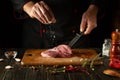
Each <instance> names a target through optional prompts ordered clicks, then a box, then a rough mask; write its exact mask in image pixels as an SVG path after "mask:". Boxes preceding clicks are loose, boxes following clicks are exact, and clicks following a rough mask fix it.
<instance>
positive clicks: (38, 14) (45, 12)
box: [23, 1, 56, 24]
mask: <svg viewBox="0 0 120 80" xmlns="http://www.w3.org/2000/svg"><path fill="white" fill-rule="evenodd" d="M23 10H24V11H25V12H26V13H27V14H28V15H29V16H30V17H31V18H36V19H37V20H39V21H40V22H41V23H43V24H51V23H55V22H56V19H55V16H54V14H53V12H52V10H51V9H50V8H49V6H48V5H47V4H46V3H45V2H43V1H40V2H37V3H34V2H32V1H30V2H28V3H26V4H25V5H24V6H23Z"/></svg>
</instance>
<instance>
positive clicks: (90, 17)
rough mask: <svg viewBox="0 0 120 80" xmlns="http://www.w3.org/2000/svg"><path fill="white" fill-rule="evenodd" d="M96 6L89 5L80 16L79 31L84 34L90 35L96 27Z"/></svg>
mask: <svg viewBox="0 0 120 80" xmlns="http://www.w3.org/2000/svg"><path fill="white" fill-rule="evenodd" d="M97 13H98V8H97V6H95V5H93V4H91V5H90V6H89V8H88V9H87V11H85V12H84V13H83V15H82V21H81V24H80V31H81V32H83V31H84V34H85V35H86V34H90V32H91V31H92V30H93V29H94V28H96V27H97Z"/></svg>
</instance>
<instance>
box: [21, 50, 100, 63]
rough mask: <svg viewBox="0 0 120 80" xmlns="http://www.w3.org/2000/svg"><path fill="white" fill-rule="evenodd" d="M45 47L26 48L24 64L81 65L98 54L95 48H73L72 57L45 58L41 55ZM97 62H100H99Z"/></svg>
mask: <svg viewBox="0 0 120 80" xmlns="http://www.w3.org/2000/svg"><path fill="white" fill-rule="evenodd" d="M42 51H44V49H29V50H26V51H25V53H24V56H23V58H22V61H21V64H22V65H81V64H82V63H83V60H84V59H92V58H94V57H95V56H96V55H97V52H96V51H95V50H93V49H72V51H73V56H72V57H70V58H45V57H42V56H41V52H42ZM96 64H99V62H97V63H96Z"/></svg>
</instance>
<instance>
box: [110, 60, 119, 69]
mask: <svg viewBox="0 0 120 80" xmlns="http://www.w3.org/2000/svg"><path fill="white" fill-rule="evenodd" d="M109 66H110V67H112V68H117V69H120V60H119V59H116V58H112V59H111V60H110V63H109Z"/></svg>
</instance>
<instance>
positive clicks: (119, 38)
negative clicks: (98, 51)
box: [109, 29, 120, 69]
mask: <svg viewBox="0 0 120 80" xmlns="http://www.w3.org/2000/svg"><path fill="white" fill-rule="evenodd" d="M111 37H112V45H111V49H110V63H109V66H110V67H113V68H119V69H120V31H119V30H118V29H116V30H115V31H113V32H112V34H111Z"/></svg>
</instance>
